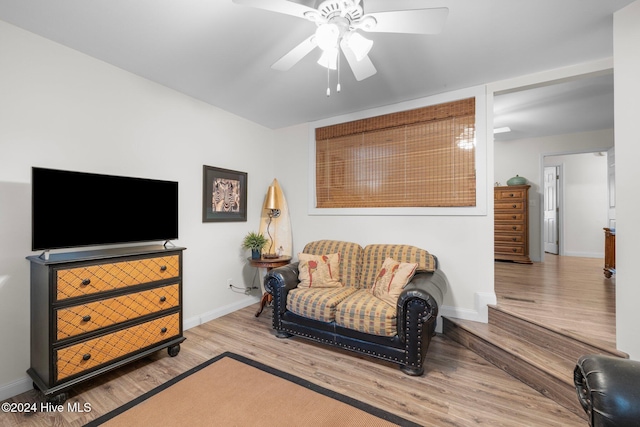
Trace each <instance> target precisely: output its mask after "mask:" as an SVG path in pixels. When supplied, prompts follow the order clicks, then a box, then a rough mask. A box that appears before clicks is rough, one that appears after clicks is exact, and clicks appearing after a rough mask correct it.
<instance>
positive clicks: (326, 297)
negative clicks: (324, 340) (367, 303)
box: [287, 286, 356, 322]
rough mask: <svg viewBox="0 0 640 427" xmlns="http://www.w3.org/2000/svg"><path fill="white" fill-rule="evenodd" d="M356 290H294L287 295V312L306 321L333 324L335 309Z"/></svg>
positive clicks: (348, 288) (350, 288)
mask: <svg viewBox="0 0 640 427" xmlns="http://www.w3.org/2000/svg"><path fill="white" fill-rule="evenodd" d="M354 292H356V288H354V287H353V286H351V287H343V288H296V289H292V290H290V291H289V294H288V295H287V310H289V311H291V312H293V313H295V314H297V315H299V316H303V317H306V318H308V319H315V320H320V321H321V322H333V321H334V320H335V318H336V307H337V306H338V304H340V302H342V301H343V300H344V299H345V298H347V297H348V296H349V295H351V294H352V293H354Z"/></svg>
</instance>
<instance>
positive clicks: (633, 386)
mask: <svg viewBox="0 0 640 427" xmlns="http://www.w3.org/2000/svg"><path fill="white" fill-rule="evenodd" d="M573 379H574V383H575V386H576V391H577V393H578V400H579V401H580V404H581V405H582V408H583V409H584V410H585V412H586V413H587V416H588V417H589V425H591V426H592V427H614V426H615V427H632V426H633V427H638V426H640V362H638V361H635V360H629V359H622V358H619V357H613V356H603V355H597V354H592V355H586V356H582V357H581V358H580V359H578V363H577V364H576V368H575V370H574V372H573Z"/></svg>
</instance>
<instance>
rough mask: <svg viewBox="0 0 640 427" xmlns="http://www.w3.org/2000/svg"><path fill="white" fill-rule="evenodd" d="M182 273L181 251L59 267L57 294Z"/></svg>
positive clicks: (75, 293) (59, 297) (68, 295)
mask: <svg viewBox="0 0 640 427" xmlns="http://www.w3.org/2000/svg"><path fill="white" fill-rule="evenodd" d="M178 276H180V257H179V256H178V255H173V256H163V257H157V258H145V259H138V260H130V261H121V262H114V263H108V264H97V265H89V266H85V267H77V268H70V269H64V270H58V271H57V272H56V298H57V300H58V301H60V300H64V299H67V298H73V297H78V296H82V295H90V294H94V293H97V292H104V291H110V290H113V289H120V288H125V287H127V286H133V285H138V284H141V283H148V282H155V281H158V280H163V279H171V278H174V277H178Z"/></svg>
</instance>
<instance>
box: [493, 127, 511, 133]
mask: <svg viewBox="0 0 640 427" xmlns="http://www.w3.org/2000/svg"><path fill="white" fill-rule="evenodd" d="M505 132H511V128H510V127H509V126H504V127H501V128H495V129H494V130H493V134H494V135H495V134H496V133H505Z"/></svg>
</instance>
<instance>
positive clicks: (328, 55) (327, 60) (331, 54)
mask: <svg viewBox="0 0 640 427" xmlns="http://www.w3.org/2000/svg"><path fill="white" fill-rule="evenodd" d="M318 64H320V65H322V66H323V67H325V68H328V69H330V70H335V69H337V68H338V48H335V47H334V48H333V49H327V50H325V51H324V52H322V55H321V56H320V59H318Z"/></svg>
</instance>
